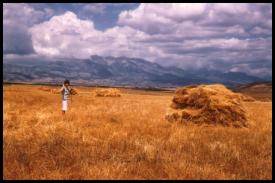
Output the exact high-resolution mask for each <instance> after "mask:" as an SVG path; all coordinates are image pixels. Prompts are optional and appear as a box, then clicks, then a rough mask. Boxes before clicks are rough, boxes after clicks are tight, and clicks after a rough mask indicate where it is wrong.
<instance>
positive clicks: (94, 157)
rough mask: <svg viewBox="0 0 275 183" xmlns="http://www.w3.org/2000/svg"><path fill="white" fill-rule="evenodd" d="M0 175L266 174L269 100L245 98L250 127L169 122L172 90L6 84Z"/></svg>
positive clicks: (159, 176)
mask: <svg viewBox="0 0 275 183" xmlns="http://www.w3.org/2000/svg"><path fill="white" fill-rule="evenodd" d="M3 88H4V91H3V95H4V103H3V114H4V116H3V119H4V123H3V139H4V141H3V165H4V172H3V173H4V177H3V178H4V179H272V102H261V101H256V102H247V103H245V108H246V110H247V114H248V118H249V123H250V127H249V128H233V127H222V126H197V125H192V124H189V125H183V124H180V123H170V122H167V121H166V120H165V118H164V117H165V112H166V110H167V108H168V106H169V105H170V104H171V99H172V97H173V93H164V92H146V91H137V90H136V91H135V90H126V89H125V90H122V96H121V97H118V98H112V97H95V96H93V95H92V94H91V91H92V90H93V88H88V87H76V89H77V90H78V91H79V94H78V95H76V96H73V101H72V102H71V103H70V104H71V105H69V111H68V113H67V114H66V115H65V116H62V114H61V96H60V95H59V94H51V93H49V92H45V91H41V90H39V89H38V88H39V86H32V85H4V86H3Z"/></svg>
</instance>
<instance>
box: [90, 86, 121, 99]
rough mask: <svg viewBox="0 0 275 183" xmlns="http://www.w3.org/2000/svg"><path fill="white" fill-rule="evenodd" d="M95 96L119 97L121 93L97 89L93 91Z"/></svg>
mask: <svg viewBox="0 0 275 183" xmlns="http://www.w3.org/2000/svg"><path fill="white" fill-rule="evenodd" d="M95 96H96V97H121V92H120V90H118V89H116V88H110V89H97V90H95Z"/></svg>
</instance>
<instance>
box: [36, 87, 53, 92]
mask: <svg viewBox="0 0 275 183" xmlns="http://www.w3.org/2000/svg"><path fill="white" fill-rule="evenodd" d="M38 89H39V90H42V91H46V92H51V89H50V88H48V87H44V86H42V87H39V88H38Z"/></svg>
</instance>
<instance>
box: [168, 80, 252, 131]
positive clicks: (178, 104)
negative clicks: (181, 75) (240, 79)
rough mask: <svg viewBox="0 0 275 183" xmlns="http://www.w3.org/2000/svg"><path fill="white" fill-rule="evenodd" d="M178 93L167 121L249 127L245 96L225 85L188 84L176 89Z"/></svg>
mask: <svg viewBox="0 0 275 183" xmlns="http://www.w3.org/2000/svg"><path fill="white" fill-rule="evenodd" d="M175 94H176V95H175V96H174V98H173V100H172V104H171V106H170V107H171V109H169V111H168V113H167V114H166V116H165V118H166V119H167V120H168V121H181V122H193V123H196V124H203V123H206V124H214V125H216V124H221V125H224V126H234V127H243V126H247V117H246V114H245V110H244V107H243V105H242V102H243V100H244V99H245V97H243V96H242V95H241V94H237V93H233V92H232V91H230V90H229V89H227V88H226V87H225V86H223V85H220V84H215V85H199V86H188V87H183V88H179V89H177V90H176V92H175Z"/></svg>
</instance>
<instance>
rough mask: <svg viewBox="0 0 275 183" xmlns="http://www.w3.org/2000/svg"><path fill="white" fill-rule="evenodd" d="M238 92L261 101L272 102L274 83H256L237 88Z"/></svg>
mask: <svg viewBox="0 0 275 183" xmlns="http://www.w3.org/2000/svg"><path fill="white" fill-rule="evenodd" d="M234 90H235V91H236V92H240V93H244V94H247V95H250V96H252V97H254V98H255V99H257V100H261V101H271V100H272V82H255V83H249V84H243V85H239V86H236V87H235V89H234Z"/></svg>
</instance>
